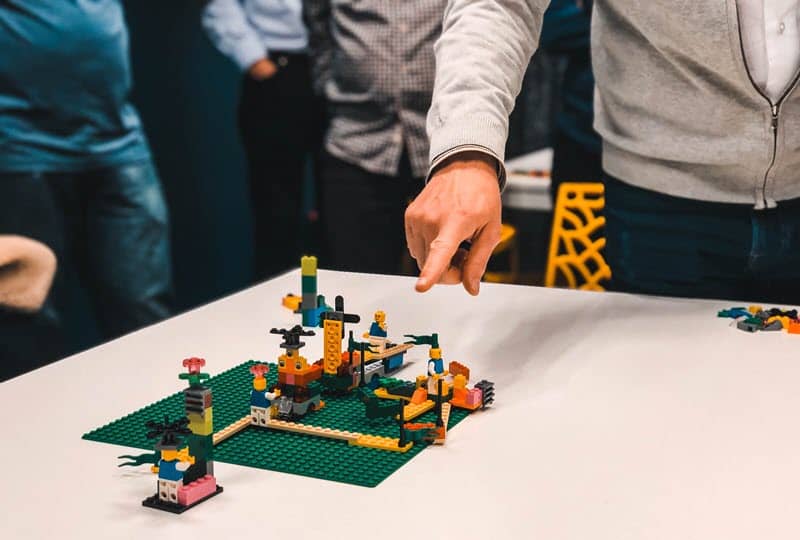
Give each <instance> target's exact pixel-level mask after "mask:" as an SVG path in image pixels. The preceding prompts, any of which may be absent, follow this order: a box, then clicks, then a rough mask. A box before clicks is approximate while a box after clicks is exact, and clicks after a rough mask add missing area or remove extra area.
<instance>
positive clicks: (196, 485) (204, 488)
mask: <svg viewBox="0 0 800 540" xmlns="http://www.w3.org/2000/svg"><path fill="white" fill-rule="evenodd" d="M216 491H217V480H216V479H215V478H214V477H213V476H211V475H208V474H207V475H205V476H204V477H202V478H199V479H197V480H195V481H194V482H192V483H190V484H187V485H185V486H182V487H180V488H179V489H178V504H181V505H183V506H189V505H192V504H195V503H197V502H200V501H202V500H204V499H206V498H208V497H210V496H211V495H212V494H214V493H216Z"/></svg>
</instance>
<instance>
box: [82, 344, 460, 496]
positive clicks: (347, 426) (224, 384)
mask: <svg viewBox="0 0 800 540" xmlns="http://www.w3.org/2000/svg"><path fill="white" fill-rule="evenodd" d="M256 363H258V362H255V361H252V360H251V361H249V362H245V363H244V364H241V365H239V366H236V367H234V368H232V369H229V370H227V371H224V372H222V373H220V374H219V375H216V376H214V377H211V378H210V379H208V380H207V381H206V382H205V386H207V387H209V388H211V389H212V390H213V392H214V427H215V429H216V430H217V431H219V430H221V429H222V428H224V427H225V426H228V425H230V424H232V423H233V422H235V421H236V420H239V419H240V418H242V417H243V416H247V415H248V414H250V390H251V389H252V386H253V385H252V381H253V375H252V374H251V373H250V366H252V365H254V364H256ZM270 368H271V369H270V371H269V373H267V375H266V376H267V384H268V385H273V384H275V383H276V382H277V377H278V374H277V372H278V370H277V369H276V366H275V365H274V364H271V366H270ZM386 381H387V385H392V384H394V385H398V384H400V383H401V382H403V383H404V381H398V380H397V379H388V378H387V379H386ZM183 414H184V396H183V392H182V391H181V392H176V393H175V394H173V395H171V396H168V397H166V398H164V399H161V400H159V401H157V402H155V403H152V404H151V405H148V406H146V407H144V408H143V409H140V410H138V411H136V412H133V413H131V414H129V415H127V416H125V417H123V418H120V419H119V420H116V421H114V422H111V423H110V424H107V425H105V426H103V427H100V428H98V429H95V430H93V431H91V432H89V433H87V434H85V435H84V436H83V438H84V439H86V440H90V441H98V442H105V443H110V444H117V445H123V446H131V447H134V448H141V449H146V450H150V449H152V447H153V442H152V441H151V440H148V439H147V438H146V437H145V430H144V429H142V425H143V424H144V422H145V421H147V420H148V419H150V418H161V417H163V416H164V415H168V416H169V417H179V416H182V415H183ZM468 415H469V413H468V412H467V411H464V410H461V409H457V408H453V409H452V411H451V413H450V423H449V426H450V427H452V426H455V425H456V424H458V423H459V422H461V421H462V420H463V419H464V418H466V417H467V416H468ZM415 421H417V422H422V423H424V422H435V421H436V415H435V413H433V412H429V413H426V414H424V415H422V416H421V417H419V418H418V419H415ZM300 423H306V424H309V425H314V426H322V427H330V428H334V429H342V430H346V431H355V432H359V433H369V434H371V435H383V436H385V437H397V435H398V426H397V422H396V421H395V420H394V419H393V418H382V419H376V420H370V419H368V418H367V417H366V414H365V411H364V404H363V403H361V401H359V399H358V396H356V395H355V394H349V395H345V396H329V397H326V398H325V407H324V408H322V409H321V410H318V411H315V412H313V413H310V414H308V415H307V416H305V417H304V418H303V419H302V420H300ZM427 446H428V445H427V444H426V443H422V444H415V445H414V447H413V448H411V450H409V451H408V452H405V453H402V452H386V451H383V450H376V449H373V448H363V447H359V446H350V445H348V444H347V443H345V442H343V441H337V440H332V439H323V438H320V437H312V436H308V435H302V434H298V433H290V432H285V431H277V430H271V429H261V428H257V427H249V428H247V429H246V430H244V431H243V432H241V433H239V434H237V435H235V436H233V437H231V438H230V439H227V440H225V441H223V442H221V443H220V444H218V445H217V446H215V447H214V461H220V462H224V463H234V464H237V465H243V466H246V467H255V468H258V469H266V470H270V471H277V472H284V473H288V474H298V475H302V476H309V477H312V478H319V479H323V480H332V481H335V482H343V483H347V484H353V485H357V486H364V487H375V486H377V485H378V484H380V483H381V482H382V481H383V480H385V479H386V478H388V477H389V476H390V475H391V474H392V473H394V472H395V471H397V470H398V469H399V468H400V467H402V466H403V465H405V464H406V463H408V461H409V460H410V459H412V458H413V457H414V456H416V455H417V454H419V453H420V452H422V451H423V450H424V449H425V448H426V447H427Z"/></svg>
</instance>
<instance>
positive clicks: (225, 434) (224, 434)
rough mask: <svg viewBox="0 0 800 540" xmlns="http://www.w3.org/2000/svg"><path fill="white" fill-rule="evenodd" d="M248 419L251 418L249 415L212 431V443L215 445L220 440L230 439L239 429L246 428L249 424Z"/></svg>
mask: <svg viewBox="0 0 800 540" xmlns="http://www.w3.org/2000/svg"><path fill="white" fill-rule="evenodd" d="M250 419H251V417H250V416H244V417H242V418H240V419H239V420H237V421H236V422H234V423H232V424H229V425H228V426H225V428H223V429H222V430H220V431H218V432H216V433H214V438H213V441H214V445H215V446H216V445H218V444H219V443H221V442H222V441H225V440H227V439H230V438H231V437H233V436H234V435H236V434H237V433H239V432H240V431H243V430H245V429H247V427H248V426H249V425H250Z"/></svg>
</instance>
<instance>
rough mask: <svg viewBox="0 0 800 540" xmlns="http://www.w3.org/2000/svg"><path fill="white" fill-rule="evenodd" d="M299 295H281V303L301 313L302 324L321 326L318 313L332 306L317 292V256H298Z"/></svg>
mask: <svg viewBox="0 0 800 540" xmlns="http://www.w3.org/2000/svg"><path fill="white" fill-rule="evenodd" d="M300 287H301V291H302V292H301V296H297V295H295V294H292V293H289V294H287V295H286V296H284V297H283V300H282V302H281V304H282V305H283V306H284V307H286V308H289V309H291V310H292V311H293V312H294V313H301V314H302V317H303V326H311V327H317V326H322V325H321V323H320V315H322V314H323V313H325V312H327V311H330V310H331V309H332V308H331V307H330V306H329V305H327V304H326V303H325V297H324V296H322V295H321V294H319V295H318V294H317V258H316V257H313V256H304V257H301V258H300Z"/></svg>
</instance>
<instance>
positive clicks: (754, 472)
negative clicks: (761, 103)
mask: <svg viewBox="0 0 800 540" xmlns="http://www.w3.org/2000/svg"><path fill="white" fill-rule="evenodd" d="M319 284H320V291H321V292H322V293H324V294H326V295H327V297H328V298H329V299H331V300H332V299H333V297H334V295H336V294H338V293H342V294H344V295H345V298H346V304H345V306H346V307H347V308H348V310H349V311H356V312H358V313H360V314H361V315H362V317H363V318H364V319H365V320H369V318H370V316H371V313H372V312H373V311H374V310H375V309H378V308H382V309H385V310H386V311H387V313H388V324H389V329H390V335H394V336H399V335H400V334H402V333H423V332H428V331H438V332H439V333H440V336H441V344H442V347H443V350H444V355H445V358H446V359H455V360H459V361H462V362H464V363H467V364H468V365H470V366H471V367H472V368H473V373H474V380H478V378H488V379H491V380H494V381H495V382H496V383H497V402H496V404H495V406H494V407H493V408H492V409H491V410H488V411H484V412H481V413H479V414H475V415H473V416H472V417H470V418H468V419H467V420H465V421H464V422H463V423H462V424H460V425H458V426H457V427H456V428H454V429H453V431H452V432H451V433H450V436H449V437H448V441H447V445H446V446H445V447H440V448H430V449H428V450H425V451H424V452H422V453H421V454H420V455H419V456H417V457H415V458H414V459H413V460H411V462H410V463H409V464H407V465H406V466H404V467H403V468H402V469H400V470H399V471H398V472H397V473H395V474H394V475H392V476H391V477H390V478H388V479H387V480H386V481H384V482H383V483H382V484H381V485H380V486H378V487H377V488H374V489H369V488H361V487H355V486H350V485H343V484H337V483H333V482H326V481H322V480H315V479H311V478H303V477H299V476H291V475H286V474H280V473H273V472H269V471H263V470H256V469H249V468H244V467H238V466H233V465H226V464H223V463H218V464H217V469H216V473H217V476H218V478H219V481H220V483H221V484H222V485H223V486H224V487H225V492H224V493H223V494H222V495H220V496H218V497H216V498H214V499H212V500H210V501H208V502H206V503H204V504H203V505H201V506H198V507H197V508H194V509H191V510H190V511H188V512H187V513H185V514H183V515H181V516H175V515H171V514H166V513H162V512H158V511H155V510H151V509H147V508H143V507H142V506H140V501H141V500H142V499H143V498H145V497H146V496H149V495H150V494H151V493H152V492H153V491H154V486H155V480H154V478H153V476H152V475H151V474H150V473H149V472H147V470H146V469H147V468H146V467H142V468H140V469H135V470H134V469H118V468H117V467H116V465H117V460H116V456H117V455H119V454H121V453H124V452H127V451H129V449H127V448H122V447H115V446H111V445H106V444H99V443H93V442H88V441H83V440H81V439H80V436H81V434H82V433H84V432H86V431H88V430H90V429H92V428H94V427H97V426H99V425H101V424H103V423H105V422H107V421H110V420H112V419H116V418H118V417H119V416H121V415H123V414H125V413H128V412H130V411H133V410H135V409H137V408H139V407H141V406H142V405H145V404H148V403H151V402H152V401H154V400H156V399H159V398H161V397H163V396H165V395H168V394H170V393H173V392H175V391H177V390H179V389H181V388H182V387H183V382H182V381H178V379H177V374H178V373H179V372H180V371H182V369H181V368H180V365H179V363H180V360H181V359H183V358H185V357H188V356H203V357H205V358H206V359H207V360H208V362H209V364H208V366H207V368H208V369H207V370H208V371H210V372H211V373H212V374H213V373H218V372H220V371H222V370H224V369H226V368H228V367H231V366H234V365H236V364H239V363H241V362H242V361H244V360H247V359H249V358H261V359H264V360H272V359H274V358H275V357H276V355H277V353H278V348H277V343H278V340H277V337H276V336H270V335H268V334H267V331H268V329H269V328H270V327H272V326H277V325H288V324H292V323H293V322H295V320H296V317H295V316H292V315H291V314H289V313H288V312H287V311H285V310H284V309H283V308H281V307H280V298H281V296H282V295H283V294H284V293H286V292H289V291H295V292H299V291H298V288H299V274H298V273H297V272H295V273H292V274H290V275H286V276H283V277H280V278H278V279H276V280H273V281H270V282H267V283H265V284H262V285H260V286H257V287H254V288H252V289H249V290H247V291H245V292H242V293H240V294H236V295H234V296H231V297H229V298H225V299H223V300H220V301H218V302H215V303H213V304H210V305H207V306H204V307H201V308H199V309H196V310H194V311H192V312H189V313H186V314H184V315H181V316H179V317H176V318H174V319H171V320H169V321H166V322H164V323H162V324H159V325H156V326H153V327H150V328H147V329H145V330H142V331H140V332H137V333H135V334H132V335H130V336H127V337H124V338H122V339H119V340H116V341H113V342H111V343H108V344H106V345H103V346H100V347H97V348H95V349H92V350H90V351H88V352H85V353H82V354H80V355H77V356H75V357H73V358H69V359H67V360H64V361H61V362H59V363H57V364H55V365H52V366H49V367H47V368H44V369H41V370H38V371H36V372H33V373H30V374H28V375H25V376H23V377H20V378H17V379H14V380H11V381H9V382H6V383H3V384H0V423H2V426H3V439H2V448H1V449H0V462H2V464H3V471H2V483H1V484H0V485H2V491H1V492H0V493H2V494H0V503H2V504H1V506H0V507H1V508H2V513H3V515H2V518H1V519H0V538H2V539H4V540H5V539H8V540H12V539H13V540H18V539H39V538H49V539H53V538H55V539H59V540H61V539H72V538H76V539H85V538H98V539H100V538H102V539H109V538H132V539H133V538H135V539H138V540H152V539H156V538H158V539H160V538H164V539H171V540H176V539H178V540H206V539H208V540H212V539H213V540H223V539H231V540H233V539H238V538H267V539H275V538H279V539H281V538H282V539H289V538H312V539H320V540H321V539H325V540H329V539H338V538H348V539H360V538H365V539H366V538H369V539H373V540H374V539H376V538H380V539H383V538H386V539H393V538H398V539H399V538H404V539H408V538H412V532H410V531H412V530H417V531H419V534H422V535H424V538H430V539H439V538H470V539H471V538H475V539H495V538H497V539H499V538H536V539H548V540H550V539H576V540H578V539H580V540H585V539H595V540H600V539H609V540H611V539H613V540H621V539H648V540H653V539H665V540H666V539H669V540H676V539H680V540H690V539H702V540H709V539H725V540H734V539H747V540H752V539H756V538H758V539H770V540H777V539H784V538H785V539H793V540H796V539H797V538H798V537H800V433H799V432H800V427H798V411H800V384H798V383H800V355H798V354H797V353H798V350H799V349H800V336H792V335H788V334H785V333H776V334H768V333H760V334H755V335H751V334H746V333H744V332H741V331H738V330H736V329H735V328H732V327H730V326H729V325H728V322H727V321H726V320H723V319H717V318H716V316H715V315H716V310H717V309H719V308H721V307H729V306H730V305H733V304H734V303H733V302H732V303H728V302H711V301H688V300H673V299H657V298H645V297H636V296H627V295H616V294H599V293H579V292H571V291H560V290H546V289H537V288H525V287H515V286H507V285H484V286H483V292H482V293H481V295H480V296H479V297H477V298H470V297H468V296H467V295H466V294H465V293H464V292H463V291H462V290H460V289H458V288H455V287H451V288H445V287H438V288H436V289H435V290H434V291H433V292H432V293H430V294H426V295H418V294H415V293H413V292H412V288H411V287H412V280H410V279H406V278H390V277H379V276H366V275H357V274H340V273H331V272H324V271H322V272H320V278H319ZM309 341H310V345H309V347H308V348H307V349H305V351H307V352H308V353H309V354H308V357H309V358H315V357H317V356H318V355H319V353H320V352H321V348H320V343H319V340H314V339H311V340H309ZM414 351H415V354H414V355H412V359H416V362H415V364H414V366H413V367H409V368H407V370H406V371H405V373H403V372H401V373H403V375H405V376H407V377H408V378H413V376H414V375H416V374H417V372H418V370H419V369H420V368H421V367H422V366H424V359H425V355H426V354H427V350H426V348H424V347H420V348H416V349H415V350H414ZM437 494H438V497H436V496H435V495H437Z"/></svg>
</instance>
